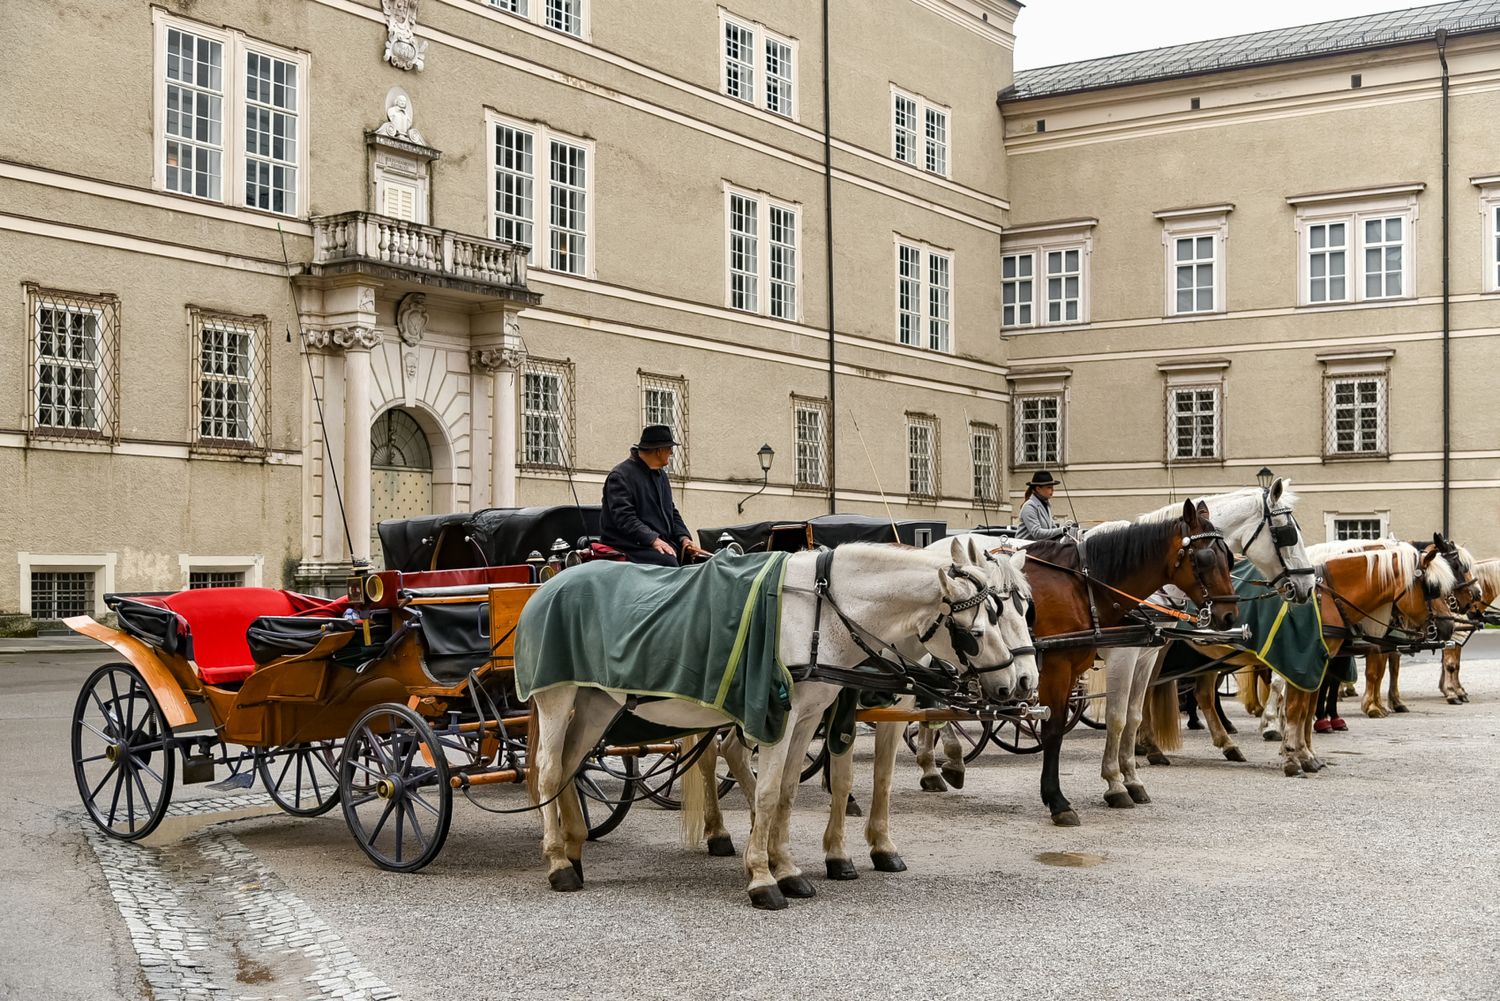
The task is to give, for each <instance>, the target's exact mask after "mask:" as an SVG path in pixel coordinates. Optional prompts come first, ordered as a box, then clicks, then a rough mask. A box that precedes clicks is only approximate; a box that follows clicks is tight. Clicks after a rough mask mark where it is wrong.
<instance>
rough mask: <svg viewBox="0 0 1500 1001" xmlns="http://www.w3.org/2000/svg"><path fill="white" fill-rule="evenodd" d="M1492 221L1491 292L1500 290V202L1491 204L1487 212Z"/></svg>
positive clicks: (1490, 243)
mask: <svg viewBox="0 0 1500 1001" xmlns="http://www.w3.org/2000/svg"><path fill="white" fill-rule="evenodd" d="M1486 214H1487V215H1488V216H1489V221H1490V239H1489V245H1490V266H1489V272H1490V287H1489V290H1490V291H1491V292H1494V291H1500V204H1496V205H1491V206H1490V210H1489V212H1488V213H1486Z"/></svg>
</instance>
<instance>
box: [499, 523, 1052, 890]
mask: <svg viewBox="0 0 1500 1001" xmlns="http://www.w3.org/2000/svg"><path fill="white" fill-rule="evenodd" d="M819 555H820V554H819V553H816V552H802V553H793V554H792V555H791V556H790V557H788V559H787V566H786V574H785V584H784V587H783V593H782V604H781V620H780V624H779V635H778V651H779V656H780V659H781V662H782V663H784V664H787V665H807V664H809V663H810V662H811V660H812V645H813V639H814V636H815V635H816V636H817V637H818V638H819V640H818V646H817V663H818V664H821V665H831V666H839V667H846V668H847V667H853V666H855V665H857V664H859V663H861V662H862V661H864V660H865V658H866V653H865V651H864V649H862V647H861V646H860V644H859V643H858V642H856V639H855V637H854V635H853V634H852V633H851V630H850V629H849V628H848V627H847V626H846V625H845V617H847V620H848V621H849V622H852V623H855V624H856V626H857V627H858V628H859V629H860V630H862V631H864V632H865V633H866V634H867V636H868V637H869V638H871V639H873V640H875V641H878V642H879V643H882V644H887V645H892V644H897V643H904V642H908V641H909V640H910V639H911V638H912V637H921V638H922V644H921V645H922V647H923V648H924V649H925V650H926V651H927V652H928V653H930V654H931V655H932V656H934V657H936V658H938V659H941V660H944V661H946V662H949V663H952V664H955V665H958V666H959V668H960V670H962V671H963V672H964V673H967V674H972V675H976V676H977V677H978V678H979V680H980V684H981V685H988V686H991V687H993V688H995V689H998V688H999V687H1001V686H1002V685H1006V684H1008V685H1010V686H1011V687H1012V688H1013V687H1015V685H1016V684H1017V682H1016V680H1015V675H1016V671H1015V662H1016V658H1015V656H1014V655H1013V654H1012V653H1011V652H1010V647H1009V645H1008V644H1007V642H1006V640H1005V632H1006V630H1005V628H1004V624H1005V623H1007V622H1008V620H1009V618H1010V616H1011V615H1013V614H1014V613H1013V612H1012V613H1010V614H1006V613H1005V612H1004V610H1003V609H1001V608H999V607H998V606H999V604H1000V603H999V601H998V598H997V597H996V595H995V594H994V592H993V591H992V589H991V588H990V587H989V586H988V577H987V574H988V571H987V570H985V569H984V568H982V567H979V566H975V565H972V564H970V563H969V562H968V560H969V556H970V554H969V551H968V549H967V547H965V546H962V545H959V544H955V545H953V546H951V547H950V552H949V554H948V556H946V557H945V556H935V555H933V554H931V553H925V552H921V551H916V550H905V549H896V548H892V547H886V546H870V545H859V544H854V545H848V546H843V547H840V548H839V549H838V550H836V551H834V553H833V554H832V561H831V568H830V571H829V573H828V578H829V579H828V581H827V582H826V585H827V586H826V587H824V588H820V587H819V586H818V585H819V584H820V583H822V582H818V581H816V580H815V578H816V575H817V571H816V565H817V562H818V559H819ZM681 572H683V573H693V572H694V571H693V570H691V569H688V570H683V571H681ZM568 577H569V575H568V574H559V575H558V576H557V577H556V578H555V579H554V580H553V581H550V582H548V584H547V585H545V586H547V587H566V586H567V581H568ZM820 591H821V592H823V593H821V594H820ZM824 594H826V597H825V596H824ZM975 599H978V600H975ZM532 607H533V605H530V604H528V606H527V609H526V610H523V612H522V615H521V619H520V623H519V625H518V628H517V660H516V681H517V689H518V691H520V692H521V693H522V694H523V695H524V694H531V696H532V704H533V707H534V711H535V715H536V728H535V732H534V733H533V734H532V737H533V740H534V748H533V750H534V754H535V773H536V774H535V777H536V792H537V797H538V802H539V803H540V804H541V813H542V826H543V837H542V854H543V857H544V859H545V862H546V866H547V880H548V882H549V883H550V884H551V885H552V888H553V889H555V890H562V891H570V890H577V889H579V888H581V886H582V884H583V862H582V857H583V844H584V840H585V838H586V836H587V833H588V831H587V825H586V824H585V822H584V819H583V813H582V809H581V807H580V804H579V801H578V795H577V791H576V788H571V787H570V786H571V783H572V778H573V775H574V773H575V772H577V770H578V768H579V767H580V766H581V765H582V763H583V760H584V758H585V757H586V755H587V754H588V753H589V752H590V751H591V750H592V749H593V748H594V747H595V745H597V744H598V742H599V740H600V739H601V738H602V737H603V736H604V735H605V732H606V730H607V729H608V728H609V726H610V724H611V723H612V722H613V721H614V720H615V719H616V718H617V717H618V716H619V715H620V714H621V713H630V714H633V715H635V716H637V717H639V718H640V719H642V720H645V721H648V722H651V723H655V724H660V725H664V726H668V727H671V728H675V729H679V730H699V731H707V730H710V729H714V728H716V727H720V726H724V725H726V724H729V723H732V722H733V720H732V719H731V718H730V717H729V716H727V715H726V714H725V713H723V712H720V711H719V710H717V709H713V708H709V707H705V706H702V705H699V704H697V703H694V702H688V701H686V700H681V699H675V698H669V699H660V700H653V701H641V702H636V700H635V699H633V698H630V697H629V694H628V693H623V692H614V691H606V690H603V689H599V688H591V687H585V686H582V685H579V684H575V683H568V682H565V683H562V684H558V685H554V686H551V687H548V688H545V689H543V690H541V691H537V692H530V691H529V689H530V685H529V680H530V679H529V678H528V677H527V672H528V664H527V658H525V657H523V656H522V653H523V651H524V648H525V644H526V639H527V633H528V616H527V612H528V611H529V610H530V609H531V608H532ZM820 608H821V610H820ZM838 612H842V615H840V614H838ZM570 614H576V615H588V614H590V610H589V609H587V608H577V609H572V610H570ZM815 622H816V623H817V625H816V626H815V624H814V623H815ZM865 642H866V643H867V644H868V643H869V639H866V640H865ZM650 653H651V651H649V650H648V651H644V654H645V655H647V656H649V655H650ZM641 654H642V651H639V650H638V651H635V655H637V656H639V655H641ZM1033 677H1034V675H1033ZM1007 679H1008V680H1007ZM839 691H840V688H839V686H838V685H836V684H831V683H828V682H823V681H817V680H813V679H809V680H806V681H802V682H799V683H797V684H795V685H794V686H793V689H792V692H791V709H790V711H789V712H788V714H787V718H786V729H785V734H784V736H783V737H782V739H781V740H779V741H778V742H776V743H775V744H771V745H765V746H762V747H760V749H759V769H760V776H759V782H758V783H757V785H756V788H755V793H754V800H753V815H752V819H751V829H750V843H749V846H748V848H747V849H746V851H745V868H746V870H747V873H748V876H749V887H748V888H749V894H750V900H751V903H753V904H754V905H755V906H756V907H759V908H764V909H768V910H779V909H781V908H783V907H785V906H786V905H787V899H786V898H787V897H788V896H791V897H810V896H813V893H814V891H813V888H812V884H811V883H809V882H808V880H807V879H806V877H804V876H803V875H802V872H801V870H800V869H798V868H797V866H796V864H795V863H794V862H793V861H792V857H791V854H790V852H789V851H788V847H787V835H788V828H789V825H790V819H791V807H792V802H793V800H794V798H795V796H796V792H797V779H798V773H799V767H800V763H801V761H802V758H803V754H804V753H805V751H806V748H807V744H808V741H809V740H810V739H811V737H812V734H813V731H814V730H815V729H816V728H817V725H818V721H819V720H820V719H822V717H823V714H824V712H825V711H826V710H827V708H828V707H829V705H831V704H832V702H833V700H834V699H835V697H836V696H837V695H838V693H839ZM700 771H701V769H700ZM685 805H686V804H685Z"/></svg>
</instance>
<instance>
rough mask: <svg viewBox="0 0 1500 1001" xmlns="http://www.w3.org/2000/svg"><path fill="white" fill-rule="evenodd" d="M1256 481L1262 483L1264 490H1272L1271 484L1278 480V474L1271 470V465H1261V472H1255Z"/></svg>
mask: <svg viewBox="0 0 1500 1001" xmlns="http://www.w3.org/2000/svg"><path fill="white" fill-rule="evenodd" d="M1255 482H1257V483H1259V484H1260V488H1261V489H1262V490H1270V489H1271V484H1272V483H1275V482H1276V474H1275V473H1273V472H1271V467H1270V466H1261V467H1260V472H1258V473H1256V474H1255Z"/></svg>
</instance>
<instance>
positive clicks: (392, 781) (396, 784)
mask: <svg viewBox="0 0 1500 1001" xmlns="http://www.w3.org/2000/svg"><path fill="white" fill-rule="evenodd" d="M375 794H376V795H377V796H379V797H380V798H381V799H394V798H395V797H397V796H399V795H400V794H401V780H400V779H398V778H397V777H396V776H394V775H392V776H389V777H387V778H383V779H381V780H380V781H379V782H377V783H375Z"/></svg>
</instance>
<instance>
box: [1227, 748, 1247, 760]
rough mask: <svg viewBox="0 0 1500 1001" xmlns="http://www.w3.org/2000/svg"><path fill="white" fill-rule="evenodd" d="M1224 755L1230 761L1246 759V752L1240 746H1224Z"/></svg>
mask: <svg viewBox="0 0 1500 1001" xmlns="http://www.w3.org/2000/svg"><path fill="white" fill-rule="evenodd" d="M1224 757H1226V758H1228V759H1229V760H1230V761H1244V760H1245V752H1244V751H1242V750H1240V749H1239V748H1238V747H1226V748H1224Z"/></svg>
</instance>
